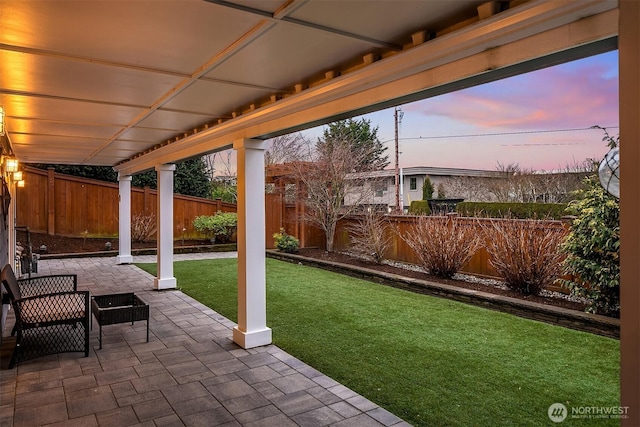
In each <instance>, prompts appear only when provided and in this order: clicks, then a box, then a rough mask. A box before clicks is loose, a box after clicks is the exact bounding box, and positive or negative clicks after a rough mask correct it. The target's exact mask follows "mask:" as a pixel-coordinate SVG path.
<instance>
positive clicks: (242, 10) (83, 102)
mask: <svg viewBox="0 0 640 427" xmlns="http://www.w3.org/2000/svg"><path fill="white" fill-rule="evenodd" d="M0 28H2V32H0V64H2V73H1V74H0V105H3V106H4V107H5V110H6V115H7V116H6V124H7V128H8V132H9V137H10V139H11V142H12V146H13V150H14V152H15V154H16V155H17V157H18V158H19V159H20V160H21V161H22V162H42V163H63V164H84V165H109V166H116V169H118V170H119V171H120V172H122V173H124V174H133V173H136V172H139V171H142V170H145V169H150V168H153V167H154V166H155V165H157V164H160V163H168V162H175V161H178V160H181V159H184V158H188V157H193V156H196V155H199V154H202V153H204V152H211V151H215V150H219V149H222V148H228V147H229V146H230V145H231V144H232V143H233V141H234V140H237V139H240V138H257V139H265V138H268V137H272V136H275V135H279V134H283V133H286V132H291V131H294V130H300V129H304V128H308V127H311V126H313V125H318V124H323V123H327V122H329V121H331V120H334V119H337V118H344V117H347V116H350V115H354V114H357V113H364V112H369V111H374V110H376V109H380V108H382V107H386V106H391V105H398V104H400V103H403V102H407V101H411V100H416V99H420V98H425V97H428V96H433V95H435V94H439V93H444V92H448V91H452V90H455V89H458V88H462V87H466V86H470V85H473V84H478V83H481V82H484V81H489V80H495V79H498V78H501V77H505V76H508V75H513V74H518V73H522V72H525V71H529V70H532V69H536V68H541V67H544V66H548V65H552V64H555V63H559V62H564V61H567V60H570V59H574V58H579V57H583V56H588V55H592V54H595V53H599V52H602V51H606V50H611V49H615V48H616V46H617V44H616V43H617V39H616V36H617V2H616V1H580V2H545V1H538V0H531V1H527V0H524V1H511V2H503V1H492V2H488V3H485V2H484V1H454V2H452V1H339V2H338V1H316V0H289V1H286V0H253V1H251V0H249V1H222V0H210V1H160V2H151V1H150V2H142V1H135V2H109V1H53V2H49V1H28V2H25V1H20V0H16V1H14V0H3V1H2V3H0Z"/></svg>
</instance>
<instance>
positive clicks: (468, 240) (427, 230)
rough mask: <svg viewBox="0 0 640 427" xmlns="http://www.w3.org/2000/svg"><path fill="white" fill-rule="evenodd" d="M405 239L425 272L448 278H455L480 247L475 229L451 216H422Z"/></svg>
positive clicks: (405, 235) (404, 236)
mask: <svg viewBox="0 0 640 427" xmlns="http://www.w3.org/2000/svg"><path fill="white" fill-rule="evenodd" d="M401 238H402V240H404V241H405V242H406V243H407V245H409V247H411V249H413V250H414V251H415V253H416V255H417V256H418V259H419V260H420V265H421V266H422V267H423V268H424V269H426V270H427V271H429V272H430V273H431V274H434V275H436V276H440V277H445V278H451V277H452V276H453V275H454V274H455V273H456V272H457V271H458V270H459V269H460V268H461V267H462V266H463V265H464V264H465V263H466V262H467V261H469V259H471V257H472V256H473V254H474V253H475V252H476V251H477V250H478V248H479V247H480V238H479V237H478V234H477V233H476V232H475V227H469V226H466V225H465V224H463V223H462V222H460V221H458V220H457V219H456V218H450V217H419V218H418V219H417V221H416V224H415V225H413V226H412V227H410V228H409V231H408V233H406V234H404V235H402V236H401Z"/></svg>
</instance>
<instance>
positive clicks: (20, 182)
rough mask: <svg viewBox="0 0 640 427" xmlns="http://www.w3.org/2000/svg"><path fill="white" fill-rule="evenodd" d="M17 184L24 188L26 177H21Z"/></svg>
mask: <svg viewBox="0 0 640 427" xmlns="http://www.w3.org/2000/svg"><path fill="white" fill-rule="evenodd" d="M16 185H17V186H18V188H24V179H21V180H20V181H18V182H16Z"/></svg>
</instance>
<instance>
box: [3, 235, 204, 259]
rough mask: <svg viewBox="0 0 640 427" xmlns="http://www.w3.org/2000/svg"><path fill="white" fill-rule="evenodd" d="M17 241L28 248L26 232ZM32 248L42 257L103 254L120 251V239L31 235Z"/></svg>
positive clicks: (146, 245)
mask: <svg viewBox="0 0 640 427" xmlns="http://www.w3.org/2000/svg"><path fill="white" fill-rule="evenodd" d="M16 235H17V236H16V237H17V241H18V242H19V243H20V244H21V246H23V247H24V246H26V244H27V235H26V232H24V231H17V232H16ZM30 237H31V247H32V248H33V253H35V254H40V255H59V254H81V253H88V252H101V251H104V252H106V251H107V248H106V246H105V244H106V243H107V242H110V243H111V250H112V251H117V250H118V238H117V237H113V238H107V237H87V238H86V239H85V238H82V237H67V236H51V235H49V234H46V233H33V232H32V233H30ZM42 245H45V246H46V247H47V250H46V251H44V250H40V247H41V246H42ZM173 245H174V247H182V246H204V245H211V242H210V241H209V240H188V239H185V240H175V241H174V243H173ZM156 246H157V244H156V242H155V241H151V240H150V241H147V242H132V243H131V249H154V248H156Z"/></svg>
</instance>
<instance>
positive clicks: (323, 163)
mask: <svg viewBox="0 0 640 427" xmlns="http://www.w3.org/2000/svg"><path fill="white" fill-rule="evenodd" d="M309 158H310V160H311V161H309V162H294V163H292V164H291V166H292V167H293V168H294V170H295V175H296V178H297V180H298V181H299V182H300V183H301V185H300V186H298V187H297V191H298V197H299V198H300V201H301V202H302V203H303V204H304V205H305V210H304V215H303V220H304V221H306V222H308V223H311V224H313V225H315V226H317V227H318V228H320V229H321V230H322V231H324V233H325V238H326V240H325V243H326V250H327V251H328V252H332V251H333V241H334V236H335V232H336V226H337V224H338V221H340V220H341V219H342V218H346V217H348V216H350V215H351V214H352V213H354V212H355V211H356V210H358V209H360V206H361V205H362V204H365V203H369V202H370V201H371V199H372V198H373V194H374V193H373V189H374V188H375V187H376V185H375V182H371V180H370V179H368V177H367V176H366V174H362V173H358V171H359V172H362V171H363V170H371V169H370V168H372V167H373V165H372V164H371V159H372V154H371V153H370V152H369V151H368V149H367V146H362V147H359V148H358V149H357V150H355V151H354V150H353V145H352V143H351V141H349V140H338V139H335V140H332V141H330V142H329V141H325V140H320V141H318V144H317V145H316V149H315V151H314V152H313V153H310V154H309ZM367 168H369V169H367ZM346 198H348V203H345V199H346Z"/></svg>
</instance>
